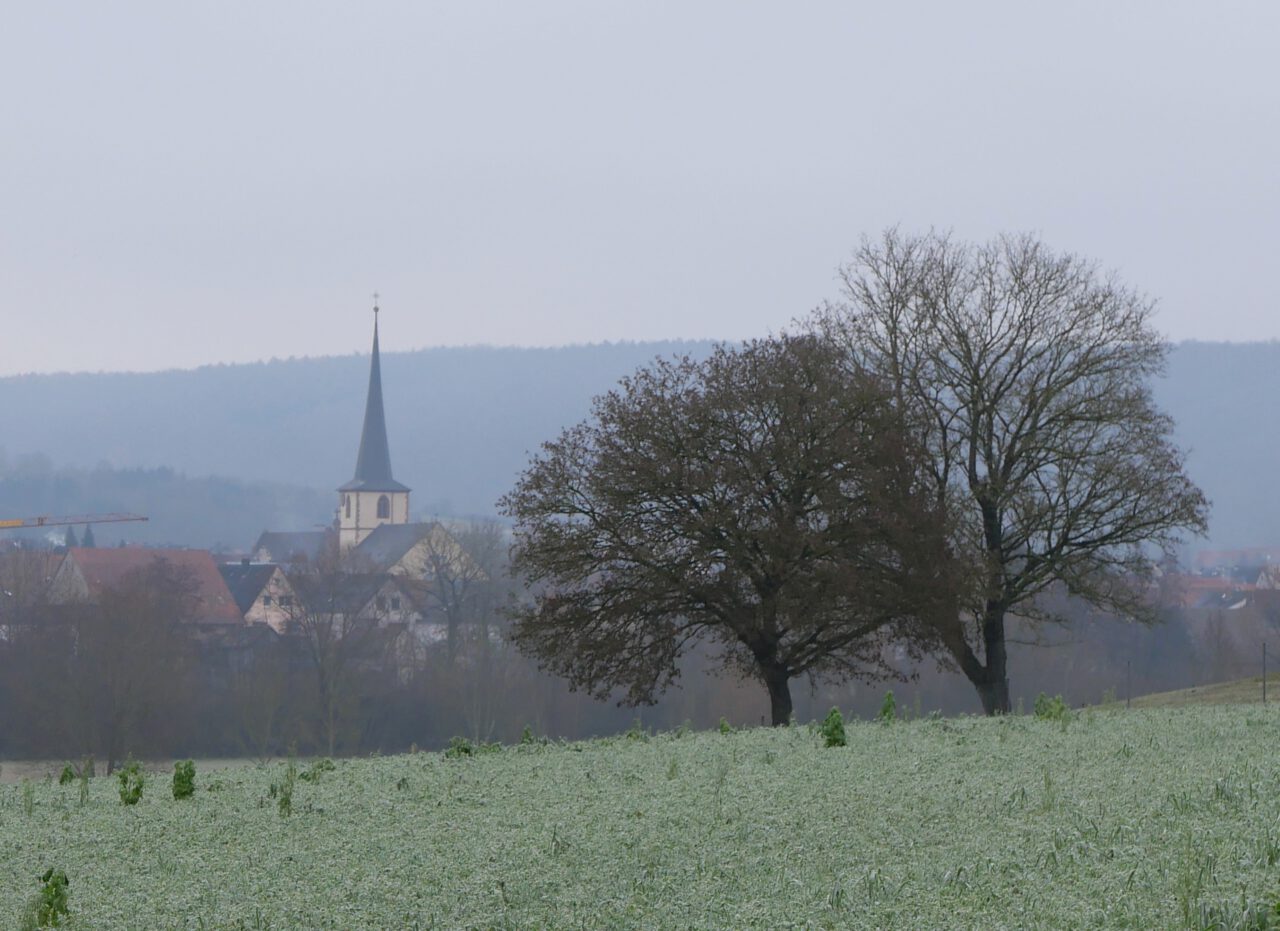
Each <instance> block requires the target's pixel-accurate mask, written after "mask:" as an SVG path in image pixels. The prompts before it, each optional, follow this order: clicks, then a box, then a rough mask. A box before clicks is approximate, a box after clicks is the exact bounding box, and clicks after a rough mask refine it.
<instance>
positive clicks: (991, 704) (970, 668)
mask: <svg viewBox="0 0 1280 931" xmlns="http://www.w3.org/2000/svg"><path fill="white" fill-rule="evenodd" d="M1004 612H1005V608H1004V605H1003V604H1001V603H1000V602H994V601H993V602H988V603H987V606H986V611H985V612H984V614H983V617H982V647H983V652H984V653H985V660H986V662H985V663H984V662H983V661H982V660H979V659H978V657H977V656H976V655H975V654H974V652H973V649H972V648H971V647H970V646H969V641H968V640H967V639H966V638H965V633H964V622H963V621H961V620H960V618H959V616H958V615H957V617H956V619H955V620H954V622H951V623H949V624H947V625H946V627H945V628H944V630H943V633H942V640H943V643H944V644H945V645H946V648H947V650H948V651H949V652H950V653H951V655H952V656H953V657H954V658H955V661H956V665H958V666H959V667H960V671H961V672H963V673H964V675H965V678H966V679H968V680H969V682H970V684H972V685H973V687H974V690H975V691H977V693H978V698H979V700H980V701H981V702H982V711H983V713H984V714H987V715H997V714H1008V713H1009V712H1010V711H1011V710H1012V708H1011V706H1010V704H1009V653H1008V647H1007V645H1006V643H1005V637H1004Z"/></svg>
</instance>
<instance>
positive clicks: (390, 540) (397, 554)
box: [355, 522, 439, 569]
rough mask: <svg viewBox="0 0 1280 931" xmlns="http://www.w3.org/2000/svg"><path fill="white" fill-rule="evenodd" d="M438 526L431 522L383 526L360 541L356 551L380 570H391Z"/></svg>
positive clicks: (376, 528)
mask: <svg viewBox="0 0 1280 931" xmlns="http://www.w3.org/2000/svg"><path fill="white" fill-rule="evenodd" d="M438 526H439V525H438V524H435V523H431V522H424V523H417V524H381V525H380V526H378V527H375V528H374V529H373V532H372V533H370V534H369V535H368V536H367V537H365V538H364V539H363V540H361V541H360V543H359V544H358V545H357V546H356V548H355V551H356V552H357V553H360V554H362V555H364V556H366V557H368V559H369V561H370V562H372V563H373V564H374V565H375V566H377V567H378V568H380V569H390V568H391V567H392V566H394V565H395V564H396V563H398V562H399V561H400V560H402V559H403V558H404V556H405V554H406V553H408V552H409V550H411V549H413V548H414V547H415V546H417V545H418V544H419V543H420V542H421V541H423V540H425V539H426V538H427V537H428V536H430V535H431V532H432V531H433V530H435V529H436V527H438Z"/></svg>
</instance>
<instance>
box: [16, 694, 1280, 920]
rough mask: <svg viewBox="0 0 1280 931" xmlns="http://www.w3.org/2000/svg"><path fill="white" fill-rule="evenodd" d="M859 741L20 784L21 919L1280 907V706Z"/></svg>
mask: <svg viewBox="0 0 1280 931" xmlns="http://www.w3.org/2000/svg"><path fill="white" fill-rule="evenodd" d="M846 729H847V742H848V745H847V746H845V747H832V748H827V747H825V746H824V745H823V744H824V741H823V740H822V738H821V737H820V736H819V735H818V734H817V733H816V732H811V731H810V729H808V728H806V727H795V728H783V729H778V730H773V729H764V728H762V729H758V730H748V731H736V732H733V733H728V734H721V733H719V732H709V733H697V734H667V735H657V736H653V737H649V738H648V739H627V738H625V737H619V738H613V739H608V740H599V741H591V742H586V743H580V744H560V745H557V744H551V745H541V744H537V743H534V744H529V745H524V746H519V747H508V748H504V749H502V750H501V751H498V752H491V753H482V754H475V755H472V756H468V757H463V758H456V759H446V758H445V757H444V756H443V755H442V754H417V755H412V756H395V757H381V758H372V759H361V760H344V761H339V762H338V763H337V765H336V768H335V769H334V770H333V771H332V772H328V773H326V774H325V776H324V778H323V779H320V780H317V781H315V782H310V783H303V782H299V783H298V785H297V787H296V789H295V792H294V797H293V802H292V814H291V816H290V817H288V818H282V817H280V815H279V813H278V811H277V805H276V802H275V801H274V800H273V799H272V798H271V797H270V792H269V790H270V786H271V784H272V783H273V782H278V781H279V780H280V779H281V778H282V775H283V772H284V768H285V764H284V763H277V764H272V765H246V766H241V767H238V768H232V769H227V770H224V771H221V772H219V773H211V774H208V775H207V776H206V775H205V774H204V773H200V774H199V775H198V777H197V786H198V789H197V792H196V796H195V797H194V798H193V799H189V800H186V801H174V800H173V799H172V798H171V797H170V793H168V792H154V793H152V792H148V793H146V794H145V795H144V796H143V798H142V801H141V802H140V803H139V804H138V805H137V806H136V807H125V806H122V805H121V804H120V802H119V799H118V797H117V793H116V786H115V784H114V781H113V780H107V779H103V778H99V779H95V780H93V784H92V786H91V792H90V798H89V801H88V803H87V804H86V805H85V806H84V807H83V808H82V807H80V806H79V805H78V800H77V797H76V793H77V789H76V787H74V786H67V787H60V786H58V785H57V784H56V783H55V782H53V781H48V782H41V783H38V784H35V785H34V789H33V790H28V791H29V792H30V791H33V792H34V798H33V800H32V806H31V812H30V814H28V813H27V812H26V810H25V809H24V805H23V801H22V796H21V790H20V788H19V787H17V786H3V787H0V844H2V845H3V850H4V856H3V857H0V926H11V925H12V924H14V923H16V921H17V920H18V917H19V916H20V915H21V914H22V912H23V910H24V908H25V907H26V904H27V903H28V901H29V900H30V897H31V895H32V894H33V893H35V892H36V891H37V889H38V882H37V880H38V878H39V876H40V875H41V874H43V873H44V871H45V870H47V869H50V868H54V869H62V870H65V872H66V874H67V876H68V877H69V878H70V882H71V885H70V901H69V909H70V920H69V923H68V924H66V925H65V927H68V928H71V929H87V928H93V929H104V931H110V929H124V928H162V929H164V928H174V929H177V928H183V929H214V928H219V929H221V928H225V929H237V928H260V929H261V928H271V929H294V928H332V929H338V928H342V929H346V928H360V929H372V928H406V929H412V928H450V929H452V928H521V929H523V928H770V929H772V928H867V929H872V928H903V929H907V928H910V929H931V928H939V929H942V928H945V929H959V928H1009V929H1015V928H1016V929H1035V928H1041V929H1050V928H1052V929H1097V928H1131V929H1144V931H1146V929H1151V928H1193V929H1200V931H1208V929H1211V928H1213V929H1223V931H1226V929H1230V928H1244V927H1250V928H1255V929H1257V928H1262V927H1267V926H1268V925H1267V924H1265V922H1267V921H1269V920H1270V919H1269V918H1265V917H1264V918H1258V917H1257V916H1258V915H1263V914H1264V913H1265V912H1266V910H1267V909H1269V908H1270V907H1271V905H1272V904H1273V903H1274V902H1275V901H1276V900H1277V899H1280V758H1278V757H1277V754H1276V753H1275V750H1274V748H1275V747H1276V746H1277V744H1278V743H1280V710H1274V709H1271V708H1265V709H1264V708H1261V707H1245V706H1216V707H1199V708H1191V707H1188V708H1163V709H1152V710H1143V711H1133V712H1131V713H1124V712H1123V711H1119V712H1089V711H1086V712H1083V713H1079V714H1076V715H1074V716H1073V717H1072V718H1071V719H1069V720H1066V721H1037V720H1034V719H1032V718H1030V717H1011V718H1006V719H1003V720H985V719H976V718H962V719H939V720H916V721H911V722H901V721H897V722H893V723H892V724H889V725H883V724H878V723H875V724H873V723H851V724H847V725H846ZM1248 922H1253V923H1252V924H1249V923H1248ZM1258 922H1263V923H1261V924H1259V923H1258Z"/></svg>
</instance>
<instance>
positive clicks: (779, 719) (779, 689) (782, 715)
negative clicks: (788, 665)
mask: <svg viewBox="0 0 1280 931" xmlns="http://www.w3.org/2000/svg"><path fill="white" fill-rule="evenodd" d="M760 676H761V678H763V679H764V685H765V688H767V689H768V690H769V709H770V712H771V716H772V718H773V726H774V727H783V726H785V725H787V724H790V723H791V711H792V705H791V686H790V684H789V683H790V681H791V676H790V675H789V674H788V673H787V671H786V670H785V669H781V668H779V667H777V666H772V667H769V668H762V669H761V670H760Z"/></svg>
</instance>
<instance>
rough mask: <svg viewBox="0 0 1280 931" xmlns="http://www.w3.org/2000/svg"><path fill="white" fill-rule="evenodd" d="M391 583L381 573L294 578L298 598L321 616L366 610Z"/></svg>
mask: <svg viewBox="0 0 1280 931" xmlns="http://www.w3.org/2000/svg"><path fill="white" fill-rule="evenodd" d="M390 581H391V580H390V579H389V578H388V577H387V576H386V575H383V574H382V573H377V572H351V573H345V574H343V575H342V576H341V577H337V578H317V577H315V576H312V575H300V576H295V577H293V578H291V579H290V584H291V585H292V586H293V589H294V591H295V592H297V594H298V597H299V598H300V599H301V600H302V603H303V604H305V605H306V606H307V608H308V609H309V610H311V611H313V612H315V613H316V614H317V615H324V614H330V613H331V614H350V615H353V616H354V615H356V614H358V613H359V612H360V611H362V610H363V609H364V608H365V607H366V606H367V605H368V604H369V602H371V601H373V598H374V596H375V595H377V594H378V592H379V591H381V590H382V588H383V586H385V585H387V584H388V583H389V582H390Z"/></svg>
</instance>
